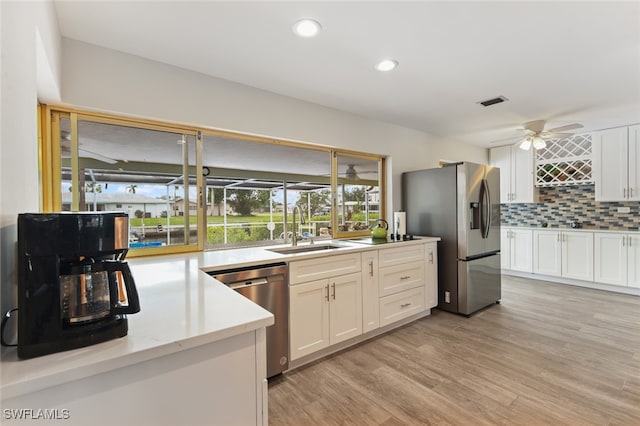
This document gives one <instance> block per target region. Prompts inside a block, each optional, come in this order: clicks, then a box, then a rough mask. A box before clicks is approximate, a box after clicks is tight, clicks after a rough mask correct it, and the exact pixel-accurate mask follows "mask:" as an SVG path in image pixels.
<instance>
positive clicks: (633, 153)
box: [627, 124, 640, 201]
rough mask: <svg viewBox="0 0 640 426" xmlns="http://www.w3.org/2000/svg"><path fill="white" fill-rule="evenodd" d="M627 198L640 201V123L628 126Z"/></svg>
mask: <svg viewBox="0 0 640 426" xmlns="http://www.w3.org/2000/svg"><path fill="white" fill-rule="evenodd" d="M627 195H628V198H629V200H633V201H640V124H638V125H636V126H631V127H629V193H628V194H627Z"/></svg>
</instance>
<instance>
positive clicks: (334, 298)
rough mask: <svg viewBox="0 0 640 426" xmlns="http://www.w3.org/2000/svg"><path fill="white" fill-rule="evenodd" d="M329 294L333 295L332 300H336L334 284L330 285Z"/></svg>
mask: <svg viewBox="0 0 640 426" xmlns="http://www.w3.org/2000/svg"><path fill="white" fill-rule="evenodd" d="M331 292H332V293H333V295H332V296H333V300H336V283H333V284H331Z"/></svg>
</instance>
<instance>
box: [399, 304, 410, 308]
mask: <svg viewBox="0 0 640 426" xmlns="http://www.w3.org/2000/svg"><path fill="white" fill-rule="evenodd" d="M407 306H411V303H403V304H402V305H400V307H401V308H406V307H407Z"/></svg>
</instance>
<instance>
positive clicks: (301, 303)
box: [289, 279, 330, 360]
mask: <svg viewBox="0 0 640 426" xmlns="http://www.w3.org/2000/svg"><path fill="white" fill-rule="evenodd" d="M329 292H330V288H329V281H328V280H326V279H325V280H318V281H311V282H308V283H304V284H297V285H292V286H290V287H289V301H290V302H289V303H290V305H289V335H290V338H291V342H290V345H291V359H292V360H294V359H297V358H300V357H303V356H305V355H308V354H310V353H313V352H315V351H317V350H319V349H322V348H325V347H327V346H329V297H330V295H329Z"/></svg>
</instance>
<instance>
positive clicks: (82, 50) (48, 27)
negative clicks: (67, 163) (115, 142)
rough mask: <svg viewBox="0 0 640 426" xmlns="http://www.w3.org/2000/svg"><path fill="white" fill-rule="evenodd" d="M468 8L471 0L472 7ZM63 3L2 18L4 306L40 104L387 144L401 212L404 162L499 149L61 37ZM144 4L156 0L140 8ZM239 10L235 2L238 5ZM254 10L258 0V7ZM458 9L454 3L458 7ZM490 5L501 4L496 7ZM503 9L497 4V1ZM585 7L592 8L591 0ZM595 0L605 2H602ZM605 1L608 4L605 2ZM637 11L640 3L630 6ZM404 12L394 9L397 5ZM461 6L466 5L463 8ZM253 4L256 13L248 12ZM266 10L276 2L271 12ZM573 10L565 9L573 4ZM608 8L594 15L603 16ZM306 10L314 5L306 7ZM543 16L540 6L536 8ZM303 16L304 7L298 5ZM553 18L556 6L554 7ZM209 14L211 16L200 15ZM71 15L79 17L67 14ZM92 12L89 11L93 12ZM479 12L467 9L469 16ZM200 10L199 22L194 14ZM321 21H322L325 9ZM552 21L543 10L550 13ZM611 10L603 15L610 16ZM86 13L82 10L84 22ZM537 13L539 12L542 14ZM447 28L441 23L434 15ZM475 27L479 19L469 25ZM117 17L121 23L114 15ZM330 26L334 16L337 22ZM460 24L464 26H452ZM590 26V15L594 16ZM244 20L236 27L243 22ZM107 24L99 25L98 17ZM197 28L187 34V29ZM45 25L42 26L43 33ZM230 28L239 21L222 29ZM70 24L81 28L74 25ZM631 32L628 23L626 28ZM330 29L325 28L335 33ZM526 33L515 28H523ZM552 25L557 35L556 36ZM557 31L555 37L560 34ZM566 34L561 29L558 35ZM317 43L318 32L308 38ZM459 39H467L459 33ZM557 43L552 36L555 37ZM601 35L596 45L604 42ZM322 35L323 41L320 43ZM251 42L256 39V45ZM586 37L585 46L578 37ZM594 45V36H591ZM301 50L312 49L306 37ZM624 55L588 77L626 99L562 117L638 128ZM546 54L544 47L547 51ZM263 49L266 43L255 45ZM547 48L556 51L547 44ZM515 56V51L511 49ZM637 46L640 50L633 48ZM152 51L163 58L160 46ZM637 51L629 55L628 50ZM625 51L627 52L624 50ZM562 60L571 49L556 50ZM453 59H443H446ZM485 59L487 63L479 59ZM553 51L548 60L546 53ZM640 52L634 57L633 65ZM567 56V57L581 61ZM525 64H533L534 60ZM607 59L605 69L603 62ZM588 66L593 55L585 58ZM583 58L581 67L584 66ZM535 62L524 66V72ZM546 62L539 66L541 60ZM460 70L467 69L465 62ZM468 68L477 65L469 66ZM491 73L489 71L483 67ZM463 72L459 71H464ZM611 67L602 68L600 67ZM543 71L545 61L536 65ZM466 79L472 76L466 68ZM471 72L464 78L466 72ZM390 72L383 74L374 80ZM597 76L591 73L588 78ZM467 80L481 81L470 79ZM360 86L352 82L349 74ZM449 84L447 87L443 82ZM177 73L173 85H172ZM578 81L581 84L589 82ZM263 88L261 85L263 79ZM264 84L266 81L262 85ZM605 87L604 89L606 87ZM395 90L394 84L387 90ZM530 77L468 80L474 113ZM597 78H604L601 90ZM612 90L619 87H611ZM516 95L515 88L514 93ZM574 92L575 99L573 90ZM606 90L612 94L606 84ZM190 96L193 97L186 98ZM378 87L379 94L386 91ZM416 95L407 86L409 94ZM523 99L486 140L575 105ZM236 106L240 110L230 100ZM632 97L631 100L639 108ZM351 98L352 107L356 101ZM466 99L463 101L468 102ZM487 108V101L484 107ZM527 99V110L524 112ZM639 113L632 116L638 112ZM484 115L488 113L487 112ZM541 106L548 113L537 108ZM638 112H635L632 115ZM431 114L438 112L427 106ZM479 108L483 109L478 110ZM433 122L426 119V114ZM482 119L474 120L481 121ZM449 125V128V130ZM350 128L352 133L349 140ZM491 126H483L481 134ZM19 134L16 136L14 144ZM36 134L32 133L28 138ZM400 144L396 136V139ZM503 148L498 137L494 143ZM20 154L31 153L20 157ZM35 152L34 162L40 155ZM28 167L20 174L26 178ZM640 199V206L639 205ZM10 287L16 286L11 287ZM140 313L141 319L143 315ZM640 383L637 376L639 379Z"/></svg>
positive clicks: (370, 145)
mask: <svg viewBox="0 0 640 426" xmlns="http://www.w3.org/2000/svg"><path fill="white" fill-rule="evenodd" d="M466 6H467V7H468V5H466ZM56 7H62V6H61V5H57V6H56V5H54V4H52V3H49V2H45V3H42V4H40V3H36V2H33V3H27V4H20V3H13V2H3V3H2V6H1V8H0V13H2V15H1V19H2V39H1V42H2V54H3V58H2V63H1V66H2V130H1V131H2V224H1V225H2V283H3V286H2V291H3V294H2V296H3V300H2V308H3V312H4V311H6V309H7V308H9V307H10V305H11V303H10V302H11V300H10V299H11V296H9V295H7V293H6V292H7V291H8V290H7V287H8V286H7V285H6V283H14V282H15V280H16V277H15V266H14V265H15V257H14V256H13V254H12V253H13V252H14V250H15V248H14V247H15V241H16V238H15V235H16V229H15V223H16V217H17V214H18V213H22V212H25V211H39V210H40V200H39V195H38V193H37V191H35V190H34V188H38V187H39V186H40V183H39V182H40V180H39V177H38V164H37V161H36V159H37V158H38V146H37V143H36V142H35V141H36V140H37V138H38V135H37V126H34V117H35V114H36V111H35V105H36V101H37V100H40V102H43V103H47V104H60V103H63V104H66V105H72V106H76V107H81V108H83V109H86V110H96V111H103V112H113V113H116V114H120V115H129V116H133V117H146V118H150V119H157V120H163V121H167V122H172V123H197V124H198V125H203V126H208V127H212V128H217V129H233V130H235V131H239V132H242V133H245V134H255V135H269V136H272V137H278V138H284V139H287V140H294V141H304V142H308V143H314V144H319V145H328V146H335V145H338V146H340V147H341V148H344V149H347V150H353V151H358V152H367V153H372V152H374V153H379V154H384V155H387V156H389V157H390V158H391V160H392V165H391V166H392V167H391V169H390V171H389V173H388V176H387V186H388V188H389V191H388V194H387V200H386V201H387V204H388V206H389V207H388V211H389V212H391V211H395V210H398V209H399V208H400V206H401V184H400V175H401V173H402V172H404V171H410V170H418V169H424V168H430V167H436V166H437V165H438V162H439V161H441V160H449V161H458V160H465V161H472V162H477V163H488V162H489V160H490V159H489V153H488V149H487V148H489V146H483V147H481V146H477V145H472V144H469V143H464V142H460V141H459V140H460V139H462V138H461V137H460V138H458V137H453V136H451V137H443V136H436V135H434V134H431V133H429V132H427V131H424V130H416V129H415V128H414V127H413V126H406V127H405V126H402V125H399V124H389V123H388V122H389V121H390V120H391V117H392V114H390V113H384V114H383V116H387V117H389V118H388V119H382V118H377V119H376V118H363V116H362V114H358V115H354V114H352V113H346V112H341V111H340V110H339V109H331V108H328V107H325V106H320V105H319V104H322V102H318V101H317V102H315V103H309V102H305V101H301V100H297V99H294V98H293V97H287V96H284V95H278V94H275V93H273V92H274V91H275V90H272V91H264V90H260V89H256V88H253V87H249V86H246V85H242V84H238V83H233V82H230V81H228V80H233V78H231V77H232V76H233V73H232V74H231V75H230V76H227V79H228V80H223V79H219V78H215V77H208V76H206V75H205V74H203V73H198V72H193V71H188V70H187V69H188V68H189V67H188V66H183V67H179V66H180V65H179V64H177V65H178V66H171V65H167V64H163V63H161V62H162V61H160V62H156V61H155V60H153V58H152V57H151V58H149V57H148V58H147V59H144V58H143V57H142V56H145V55H144V54H143V53H144V52H142V53H140V52H139V53H138V55H139V56H134V55H132V54H126V53H122V51H123V50H124V48H122V46H120V47H114V48H112V49H107V48H105V47H98V46H97V45H100V44H101V43H100V41H99V40H89V39H85V40H84V41H77V40H74V38H76V37H74V36H73V34H69V33H67V35H66V36H65V38H62V37H61V34H62V33H64V31H66V29H65V30H64V31H63V28H64V27H65V25H71V23H72V22H78V21H79V19H78V18H76V19H75V20H74V19H73V13H78V14H80V16H82V13H88V12H86V10H84V9H81V10H79V11H77V12H73V11H69V13H70V15H63V14H62V13H61V12H60V11H58V13H59V16H57V17H56ZM139 7H140V8H144V7H148V5H147V6H139ZM227 7H230V6H227ZM254 7H255V5H254ZM451 7H454V6H451ZM487 7H491V6H487ZM492 7H497V6H496V4H493V6H492ZM548 7H549V6H548V5H547V6H541V7H540V8H541V9H544V10H542V11H540V10H537V9H536V11H537V14H536V15H535V16H537V17H541V15H542V16H545V10H547V9H546V8H548ZM579 7H581V8H583V9H582V10H584V8H585V7H586V6H585V5H584V4H580V5H579ZM592 7H594V8H597V7H600V6H599V5H598V4H594V5H593V6H592ZM602 7H604V6H602ZM633 7H634V5H633V4H627V6H624V7H622V9H621V10H620V12H619V13H616V12H615V10H614V11H613V12H610V13H611V15H606V17H607V19H608V20H607V21H606V22H604V23H603V22H599V21H598V20H597V19H595V18H593V15H590V16H589V17H587V18H585V19H587V22H589V19H591V20H594V22H593V23H592V25H596V24H598V23H599V24H600V25H601V27H598V28H600V29H601V30H602V28H606V29H607V31H609V30H613V29H612V28H610V27H611V26H612V25H611V22H619V21H618V18H619V19H622V17H624V16H631V17H633V16H634V13H635V14H636V15H635V16H637V9H633ZM626 8H631V11H629V10H627V9H626ZM392 10H393V9H392ZM456 11H457V12H460V10H456ZM128 12H129V13H131V16H134V12H137V13H140V11H137V10H135V8H134V9H133V10H129V11H128ZM244 12H246V11H244ZM261 12H263V14H267V12H266V11H261ZM566 12H567V11H565V13H566ZM596 12H597V11H593V13H594V14H595V15H596V16H597V13H596ZM299 13H300V14H304V13H303V11H300V12H299ZM467 13H468V14H469V15H472V14H473V9H467ZM532 13H533V12H532ZM294 14H295V15H296V18H297V17H298V14H296V13H294ZM549 14H551V15H552V11H550V12H549ZM98 15H102V16H105V17H108V18H107V19H110V20H111V22H120V20H122V19H123V17H122V13H118V12H117V11H111V12H109V11H107V10H105V11H104V13H100V14H98ZM193 15H194V14H193V13H192V14H189V13H187V14H186V15H183V16H181V17H182V18H183V19H180V20H179V21H180V22H181V23H182V25H184V26H185V28H184V29H183V31H182V32H188V31H191V30H193V31H195V30H196V29H198V28H205V27H206V19H204V21H205V22H199V23H198V25H196V24H195V23H191V22H192V21H191V19H192V18H194V16H193ZM195 15H203V16H204V17H206V14H204V13H203V14H197V13H196V14H195ZM569 15H576V16H572V18H571V19H578V18H579V15H580V14H578V13H576V14H571V13H569ZM63 16H66V17H67V19H70V20H71V21H69V22H67V21H64V22H63V21H61V20H59V19H61V18H62V17H63ZM87 16H88V15H87ZM464 16H465V17H467V18H468V15H464ZM187 18H189V19H187ZM318 19H320V18H318ZM540 19H542V18H540ZM603 19H604V18H603ZM80 20H81V19H80ZM531 20H532V21H534V20H533V19H531ZM622 22H626V23H627V24H626V26H625V25H618V26H615V27H616V29H618V30H619V31H621V32H622V34H621V37H622V39H624V40H631V41H633V40H637V26H634V25H635V24H634V23H633V22H628V21H622ZM431 24H432V25H436V24H435V23H431ZM462 24H468V22H462V23H460V25H462ZM111 25H113V23H111ZM290 25H291V23H287V28H285V32H286V35H287V36H289V34H291V30H290ZM326 25H329V24H326ZM449 25H453V23H451V24H449ZM584 25H585V26H587V24H586V23H585V24H584ZM232 26H233V25H232ZM95 28H96V31H97V28H99V27H98V26H97V25H96V26H95ZM187 28H188V31H187ZM36 29H37V31H34V30H36ZM222 29H225V30H227V31H231V30H232V28H222V27H221V30H222ZM68 30H69V31H70V28H69V29H68ZM591 31H592V32H594V33H595V34H596V35H595V36H594V37H595V40H596V41H597V40H599V39H600V37H603V35H602V34H600V33H598V32H597V31H595V30H594V29H592V30H591ZM624 31H628V33H627V32H624ZM327 33H329V32H328V31H325V34H327ZM514 33H515V32H514ZM545 34H550V33H545ZM552 36H553V35H549V37H552ZM141 37H142V35H138V34H136V36H133V37H131V38H132V39H137V38H141ZM558 37H560V38H562V36H558ZM309 41H312V40H309ZM456 41H460V40H456ZM547 41H548V40H547ZM596 41H592V43H594V44H596V45H597V43H596ZM312 42H313V41H312ZM248 44H250V45H251V43H248ZM579 44H582V43H579ZM586 44H588V43H584V45H586ZM297 49H301V47H300V46H298V48H297ZM620 49H621V51H620V52H619V53H618V54H619V55H620V56H625V55H628V59H629V61H630V62H629V63H623V64H625V66H620V67H619V68H620V69H619V70H618V69H616V72H619V73H620V75H618V74H615V73H613V72H612V71H608V72H604V71H603V70H602V69H601V68H599V67H596V66H595V65H594V62H593V61H590V62H589V64H590V67H588V70H587V71H589V70H591V71H592V72H593V74H590V75H589V77H590V79H589V80H588V82H589V83H588V84H589V85H593V86H598V85H597V84H596V83H598V82H600V83H599V84H600V85H604V86H607V87H610V86H612V85H614V83H615V84H619V85H620V86H614V87H615V88H616V91H615V94H617V95H619V96H620V98H619V100H618V101H617V103H616V104H615V105H611V104H609V103H608V102H609V101H610V99H608V98H607V99H604V98H596V99H595V100H591V101H589V100H584V101H583V103H582V104H585V103H587V104H588V103H589V102H592V103H596V104H600V103H601V104H602V105H603V106H604V107H605V108H604V109H603V110H601V111H592V112H589V113H588V114H587V112H583V113H574V115H568V116H565V117H561V118H560V122H559V123H558V126H560V125H563V124H567V123H573V122H576V121H577V122H581V123H583V124H585V125H586V124H587V122H586V119H587V118H589V117H591V116H595V117H598V116H599V117H600V120H603V121H602V122H601V124H599V126H598V127H592V128H585V130H599V129H604V128H610V127H620V126H627V125H632V124H635V123H638V122H640V120H639V119H638V117H637V112H638V110H639V108H638V105H637V102H638V96H637V92H638V91H637V90H634V88H636V89H637V81H636V79H629V80H625V77H627V74H626V73H629V75H632V76H635V75H637V69H638V66H637V64H638V63H637V53H636V52H635V50H634V49H633V47H630V46H628V45H625V46H621V48H620ZM513 50H516V51H521V50H522V49H520V48H517V47H514V46H511V50H510V51H509V52H511V51H513ZM33 51H35V52H37V53H38V54H37V55H28V54H25V52H33ZM536 52H537V51H536ZM254 53H256V54H257V52H254ZM538 53H540V54H542V57H544V54H543V53H546V52H538ZM509 54H511V53H509ZM565 54H566V56H567V57H569V59H570V58H571V57H572V56H573V55H572V54H570V53H569V52H565ZM634 55H636V56H634ZM149 56H152V55H151V54H149ZM625 57H626V56H625ZM616 58H617V59H616ZM555 59H558V60H559V59H561V58H555ZM619 59H620V58H619V57H618V56H616V57H614V58H612V57H607V58H603V59H602V61H605V60H611V61H614V60H619ZM398 60H399V62H400V67H399V68H398V70H397V71H402V69H403V68H405V69H406V68H407V66H408V64H405V62H404V61H403V59H402V58H398ZM440 60H443V58H440ZM470 60H471V61H472V65H477V64H478V63H484V62H483V61H482V59H481V58H478V57H470ZM474 60H476V62H474ZM520 60H521V62H522V67H519V68H518V67H516V69H515V70H512V72H513V73H515V72H516V71H519V72H520V73H521V75H523V77H521V80H523V81H527V83H526V85H532V84H533V81H535V80H533V77H534V76H533V75H532V74H530V73H529V74H528V73H526V68H528V67H530V65H529V64H530V62H529V61H530V58H528V57H527V58H521V59H520ZM540 60H543V59H540ZM634 61H635V62H634ZM567 62H568V60H567V61H565V62H564V63H565V65H567V66H569V65H571V64H570V63H567ZM525 65H526V67H525ZM604 65H605V64H604V63H603V64H600V66H602V67H604ZM581 66H584V63H582V64H581ZM575 67H576V66H574V67H573V68H571V70H573V71H574V72H575V71H576V68H575ZM523 68H525V70H523ZM534 68H535V67H534ZM460 69H461V67H458V68H457V70H460ZM469 69H473V68H472V67H469ZM479 71H481V70H478V72H479ZM233 72H235V73H239V72H240V69H234V70H233ZM457 72H460V71H457ZM598 72H600V74H598ZM535 73H538V70H537V69H535ZM389 76H391V74H390V75H385V76H384V77H383V78H384V79H385V80H382V81H378V82H377V83H376V84H377V86H376V87H377V89H379V90H378V91H377V94H375V95H376V96H377V97H374V98H368V99H367V101H366V102H367V103H369V104H370V105H377V104H383V103H384V102H382V101H383V100H384V99H385V98H392V97H391V95H390V94H389V92H388V90H391V89H390V88H388V87H387V86H386V84H388V83H385V82H386V81H387V80H389V79H388V78H387V77H389ZM462 76H463V78H464V74H462ZM454 77H455V72H454V76H449V75H444V74H441V75H439V76H438V75H435V76H434V77H433V78H434V79H440V80H442V81H444V80H446V79H447V78H451V79H453V80H456V81H455V82H456V84H458V85H460V84H462V81H459V80H457V79H456V78H454ZM459 77H460V76H458V78H459ZM374 78H376V79H379V77H374ZM585 78H586V77H585ZM468 80H473V79H472V78H468ZM570 80H571V78H565V79H564V81H570ZM349 81H350V82H351V83H352V81H351V80H349ZM442 81H440V82H439V83H438V84H441V83H442ZM169 82H172V84H169ZM551 83H552V82H550V81H548V80H545V81H544V85H543V84H542V83H539V84H541V85H540V86H536V88H535V90H532V89H527V91H526V92H527V95H526V96H527V97H529V96H531V94H530V93H529V92H542V93H544V94H546V96H547V97H551V98H561V97H562V96H560V95H558V94H557V93H558V91H557V90H556V91H551V93H549V92H546V89H547V88H548V87H550V86H549V85H550V84H551ZM578 83H579V82H578ZM254 86H255V84H254ZM258 87H259V86H258ZM598 87H599V86H598ZM385 88H386V89H385ZM525 88H526V87H523V84H519V85H512V86H510V90H509V91H508V92H507V91H506V90H505V91H504V92H503V89H502V86H490V85H489V86H485V85H483V84H477V83H473V84H471V82H470V83H469V86H467V87H464V88H461V89H459V91H460V92H465V93H468V94H469V96H470V99H469V100H468V102H469V104H472V105H471V106H469V108H474V109H473V110H474V111H476V112H475V114H477V115H479V116H480V118H476V119H475V120H484V119H489V118H490V117H489V116H487V115H488V114H493V112H491V111H494V112H495V111H496V110H495V109H493V110H492V109H486V110H483V109H482V108H483V107H481V106H479V105H477V104H476V102H477V101H480V100H482V99H485V98H487V97H491V96H496V95H501V94H504V95H505V96H506V97H508V98H510V99H509V101H508V102H511V105H518V104H517V103H516V102H518V100H517V97H518V96H520V97H522V96H525V95H521V94H517V93H518V91H519V90H523V89H525ZM583 88H584V85H579V87H578V88H573V90H574V91H580V89H583ZM595 88H596V87H593V89H595ZM612 90H613V89H612ZM438 93H439V92H433V93H431V94H425V97H429V98H437V97H441V96H437V95H438ZM512 93H513V94H512ZM561 93H564V96H568V95H569V94H568V93H565V92H561ZM599 93H600V94H602V92H599ZM187 94H188V96H186V95H187ZM378 96H379V97H378ZM407 96H408V95H407ZM607 96H612V92H611V91H607ZM544 101H545V103H547V102H551V101H550V100H549V99H545V100H544ZM520 102H521V103H520V104H519V106H518V107H514V108H515V109H516V110H517V111H518V113H515V112H512V113H511V114H512V116H511V118H509V120H508V123H509V126H511V125H512V126H513V129H510V132H505V131H504V129H505V128H506V127H507V125H506V124H504V123H506V121H504V122H503V125H502V126H501V129H502V131H503V132H502V135H496V134H492V135H490V136H487V137H486V138H484V140H485V141H497V140H499V139H504V138H511V137H514V134H515V136H517V135H518V133H517V131H516V130H515V128H516V127H520V126H521V125H522V123H523V122H525V121H530V120H536V119H539V118H548V117H551V116H552V115H554V114H559V113H558V111H564V110H566V109H567V108H569V109H571V108H570V107H572V106H568V107H557V108H558V109H557V110H555V111H548V112H547V111H545V110H543V109H536V106H535V104H534V103H533V102H534V101H533V100H531V101H530V102H531V103H530V104H527V103H524V104H523V103H522V102H523V101H522V100H520ZM229 105H233V106H234V107H233V108H229ZM508 105H510V104H509V103H505V104H504V105H503V106H501V105H495V106H493V107H492V108H501V107H504V106H508ZM629 105H630V106H629ZM347 107H348V105H344V108H345V109H347ZM457 108H460V106H458V107H457ZM476 108H477V110H476ZM518 108H519V110H518ZM629 111H630V114H629ZM432 114H434V117H436V115H435V114H436V112H435V110H434V111H433V112H432ZM482 114H485V115H484V116H482ZM538 114H539V115H538ZM625 114H629V115H625ZM427 115H428V114H427ZM446 115H452V116H455V115H456V114H455V110H453V111H451V110H449V111H447V114H446ZM476 117H477V116H476ZM425 120H426V119H425ZM438 120H439V118H436V119H433V121H434V122H432V123H429V124H430V126H432V127H433V128H434V129H435V128H436V126H437V123H435V121H438ZM470 121H473V120H470ZM466 123H467V122H464V121H462V120H458V123H457V127H460V128H462V127H463V126H464V125H466ZM445 130H446V129H445ZM440 133H441V134H445V135H446V134H451V135H453V134H455V133H456V132H453V131H450V132H447V131H443V130H442V129H440ZM345 135H348V137H345ZM480 136H481V135H479V134H478V133H476V137H478V138H480ZM9 141H10V142H9ZM28 141H32V142H28ZM389 141H393V142H392V143H390V142H389ZM495 146H499V145H495ZM16 158H20V159H23V161H15V160H14V159H16ZM28 159H32V160H31V161H29V160H28ZM16 176H20V180H19V183H17V182H16V179H15V177H16ZM636 205H637V203H636ZM9 288H10V286H9ZM132 318H133V317H132ZM630 380H631V381H630V382H629V383H630V384H629V386H633V383H634V382H633V379H630ZM636 380H637V379H636Z"/></svg>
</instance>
